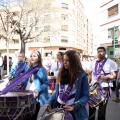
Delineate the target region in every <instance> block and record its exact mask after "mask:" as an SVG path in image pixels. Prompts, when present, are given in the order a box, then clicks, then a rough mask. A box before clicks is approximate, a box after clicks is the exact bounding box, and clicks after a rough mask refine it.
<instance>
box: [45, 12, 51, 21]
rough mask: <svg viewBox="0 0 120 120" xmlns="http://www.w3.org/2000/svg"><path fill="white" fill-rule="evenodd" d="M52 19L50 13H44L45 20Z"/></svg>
mask: <svg viewBox="0 0 120 120" xmlns="http://www.w3.org/2000/svg"><path fill="white" fill-rule="evenodd" d="M49 19H50V14H47V15H44V21H45V22H46V21H48V20H49Z"/></svg>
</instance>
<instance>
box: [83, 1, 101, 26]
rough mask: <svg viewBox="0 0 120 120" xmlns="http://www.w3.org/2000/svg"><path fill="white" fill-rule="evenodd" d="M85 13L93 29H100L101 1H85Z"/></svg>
mask: <svg viewBox="0 0 120 120" xmlns="http://www.w3.org/2000/svg"><path fill="white" fill-rule="evenodd" d="M83 3H84V12H85V14H86V16H87V17H88V19H89V20H90V22H91V23H92V24H93V27H99V24H100V0H83Z"/></svg>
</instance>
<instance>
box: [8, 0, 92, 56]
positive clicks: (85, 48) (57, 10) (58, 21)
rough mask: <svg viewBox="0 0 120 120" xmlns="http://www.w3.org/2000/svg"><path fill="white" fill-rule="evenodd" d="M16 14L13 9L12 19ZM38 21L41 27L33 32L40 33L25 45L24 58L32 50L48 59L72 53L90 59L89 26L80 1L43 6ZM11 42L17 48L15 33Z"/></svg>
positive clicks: (56, 1) (58, 1)
mask: <svg viewBox="0 0 120 120" xmlns="http://www.w3.org/2000/svg"><path fill="white" fill-rule="evenodd" d="M33 2H35V0H34V1H31V4H33ZM41 4H42V3H41ZM19 11H20V10H19V9H17V8H16V7H14V8H13V9H12V12H13V13H14V19H17V16H18V15H19ZM33 19H34V16H32V14H31V15H29V16H28V22H30V21H32V20H33ZM39 20H40V23H39V24H37V25H36V26H35V27H34V30H33V31H32V32H34V33H36V32H39V30H40V28H42V33H41V34H40V36H38V37H37V38H34V39H33V42H29V43H27V44H26V52H27V54H29V52H31V51H32V50H39V51H40V52H41V53H42V54H44V55H47V54H48V53H54V52H57V51H63V52H64V51H66V50H70V49H74V50H76V51H78V52H80V54H81V55H83V56H91V54H92V48H93V46H92V40H93V38H92V37H93V35H92V25H91V23H90V22H89V20H88V19H87V17H86V16H85V15H84V6H83V4H82V2H81V0H49V2H46V3H43V5H42V10H41V14H40V16H39ZM41 23H42V24H41ZM13 41H15V43H17V44H18V46H19V44H20V40H19V35H17V34H16V33H14V34H13V36H12V42H13ZM13 43H14V42H13ZM10 44H11V43H10Z"/></svg>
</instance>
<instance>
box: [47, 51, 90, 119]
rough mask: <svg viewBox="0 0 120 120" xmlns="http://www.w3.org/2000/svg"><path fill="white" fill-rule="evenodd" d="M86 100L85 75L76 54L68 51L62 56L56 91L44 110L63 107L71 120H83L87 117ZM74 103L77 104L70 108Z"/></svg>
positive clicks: (86, 85)
mask: <svg viewBox="0 0 120 120" xmlns="http://www.w3.org/2000/svg"><path fill="white" fill-rule="evenodd" d="M88 100H89V84H88V79H87V74H86V73H85V72H84V70H83V68H82V65H81V63H80V59H79V55H78V53H77V52H76V51H74V50H68V51H66V52H65V54H64V58H63V66H62V68H61V70H60V72H59V74H58V79H57V85H56V90H55V92H54V93H53V95H52V96H51V98H50V99H49V100H48V101H47V103H46V108H48V109H49V108H50V107H52V108H57V107H60V106H63V108H64V109H65V111H66V113H69V114H71V115H72V118H71V120H73V119H74V120H84V119H86V118H87V117H88V115H87V110H86V108H85V104H86V103H87V102H88ZM76 101H79V103H78V104H76V105H74V106H73V105H72V106H71V104H72V103H74V102H76ZM67 115H68V114H66V118H67ZM66 118H65V119H66Z"/></svg>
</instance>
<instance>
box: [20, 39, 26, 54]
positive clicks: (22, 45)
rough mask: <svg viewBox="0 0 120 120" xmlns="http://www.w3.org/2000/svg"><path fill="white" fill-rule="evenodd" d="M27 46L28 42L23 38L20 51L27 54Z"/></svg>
mask: <svg viewBox="0 0 120 120" xmlns="http://www.w3.org/2000/svg"><path fill="white" fill-rule="evenodd" d="M25 48H26V44H25V42H24V41H23V40H21V50H20V52H21V53H24V54H25Z"/></svg>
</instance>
